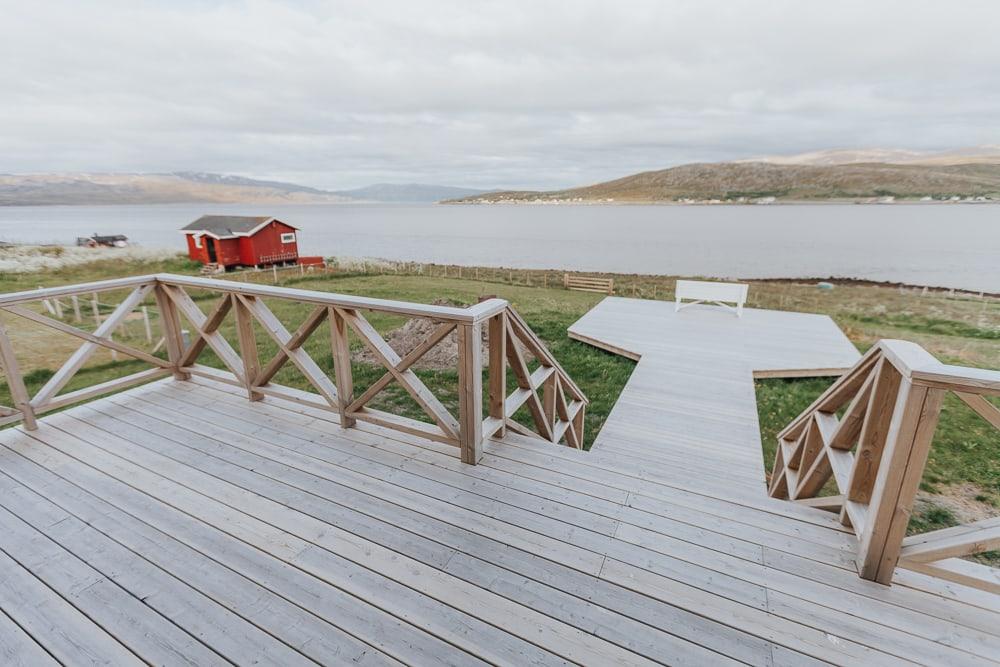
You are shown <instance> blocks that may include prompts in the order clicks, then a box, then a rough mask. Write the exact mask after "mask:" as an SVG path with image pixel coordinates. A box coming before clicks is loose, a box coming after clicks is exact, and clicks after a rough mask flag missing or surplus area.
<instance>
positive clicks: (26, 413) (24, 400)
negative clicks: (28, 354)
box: [0, 321, 38, 431]
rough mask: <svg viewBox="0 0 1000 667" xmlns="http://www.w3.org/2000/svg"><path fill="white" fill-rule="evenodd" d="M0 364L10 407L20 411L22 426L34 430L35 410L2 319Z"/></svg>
mask: <svg viewBox="0 0 1000 667" xmlns="http://www.w3.org/2000/svg"><path fill="white" fill-rule="evenodd" d="M0 365H2V366H3V371H4V374H5V375H6V376H7V388H8V389H9V390H10V397H11V399H12V403H13V404H14V405H12V406H11V407H13V408H16V409H17V410H20V411H21V419H22V420H23V421H24V428H26V429H28V430H29V431H34V430H35V429H37V428H38V423H37V422H36V421H35V410H34V408H32V407H31V398H30V397H29V396H28V390H27V388H26V387H25V386H24V378H23V377H22V376H21V369H20V367H19V366H18V364H17V357H15V356H14V346H13V345H11V344H10V338H9V337H8V336H7V328H6V327H5V326H4V325H3V322H2V321H0Z"/></svg>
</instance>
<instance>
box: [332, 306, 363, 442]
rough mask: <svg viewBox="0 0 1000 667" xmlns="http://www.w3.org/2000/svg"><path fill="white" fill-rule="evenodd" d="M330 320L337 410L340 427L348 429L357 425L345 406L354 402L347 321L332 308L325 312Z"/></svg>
mask: <svg viewBox="0 0 1000 667" xmlns="http://www.w3.org/2000/svg"><path fill="white" fill-rule="evenodd" d="M327 316H328V319H329V320H330V345H331V347H332V352H333V369H334V374H335V375H336V377H335V379H336V382H337V409H338V410H339V411H340V425H341V427H343V428H350V427H352V426H354V425H355V424H356V423H357V420H355V419H354V418H353V417H351V416H349V415H348V414H347V406H349V405H350V404H351V402H352V401H354V375H353V373H352V372H351V349H350V345H349V341H348V340H347V321H346V320H345V319H344V316H343V315H341V314H340V311H338V310H337V309H336V308H334V307H333V306H330V307H329V309H328V312H327Z"/></svg>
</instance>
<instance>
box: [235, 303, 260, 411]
mask: <svg viewBox="0 0 1000 667" xmlns="http://www.w3.org/2000/svg"><path fill="white" fill-rule="evenodd" d="M229 298H230V299H232V300H233V310H235V311H236V338H237V340H238V341H239V344H240V359H242V360H243V385H244V386H245V387H246V390H247V398H248V399H250V400H251V401H259V400H261V399H262V398H264V394H262V393H260V392H259V391H255V390H254V385H255V384H256V383H257V376H259V375H260V354H259V353H258V351H257V337H256V336H255V335H254V331H253V318H252V316H251V314H250V309H249V308H247V306H246V304H245V303H243V301H242V300H241V299H240V298H239V297H238V296H236V295H235V294H230V295H229ZM247 298H248V299H253V298H254V297H252V296H251V297H247Z"/></svg>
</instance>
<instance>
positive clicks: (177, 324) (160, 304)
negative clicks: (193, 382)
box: [94, 284, 191, 380]
mask: <svg viewBox="0 0 1000 667" xmlns="http://www.w3.org/2000/svg"><path fill="white" fill-rule="evenodd" d="M154 293H155V295H156V308H157V310H159V311H160V328H161V329H162V332H163V340H164V342H165V343H166V346H167V359H169V360H170V363H171V364H173V373H174V379H175V380H190V379H191V375H190V374H189V373H185V372H184V371H182V370H181V366H180V363H181V359H182V358H183V356H184V337H183V334H182V333H181V320H180V316H179V315H178V314H177V305H176V304H175V303H174V302H173V300H172V299H171V298H170V295H168V294H167V291H166V288H165V287H164V286H163V285H161V284H157V285H156V288H155V290H154ZM94 303H95V304H96V303H97V302H96V301H95V302H94Z"/></svg>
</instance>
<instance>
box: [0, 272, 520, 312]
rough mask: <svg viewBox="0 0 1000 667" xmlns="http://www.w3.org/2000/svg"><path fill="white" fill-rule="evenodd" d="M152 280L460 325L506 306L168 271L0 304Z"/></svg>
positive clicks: (3, 297) (3, 298)
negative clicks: (370, 294) (379, 296)
mask: <svg viewBox="0 0 1000 667" xmlns="http://www.w3.org/2000/svg"><path fill="white" fill-rule="evenodd" d="M154 281H155V282H160V283H163V284H167V285H180V286H183V287H193V288H201V289H209V290H217V291H222V292H228V293H231V294H232V293H235V294H243V295H246V296H257V297H274V298H279V299H293V300H295V301H300V302H303V303H313V304H317V305H327V306H339V307H341V308H349V309H361V310H377V311H381V312H388V313H398V314H400V315H408V316H411V317H426V318H431V319H435V320H442V321H448V322H457V323H462V324H474V323H476V322H481V321H483V320H486V319H488V318H490V317H492V316H494V315H496V314H497V313H499V312H501V311H502V310H503V309H504V308H506V307H507V305H508V303H507V301H506V300H504V299H489V300H487V301H483V302H482V303H477V304H475V305H473V306H470V307H468V308H456V307H453V306H435V305H431V304H423V303H411V302H408V301H394V300H392V299H377V298H372V297H365V296H353V295H349V294H336V293H332V292H320V291H318V290H305V289H297V288H291V287H278V286H273V285H255V284H247V283H237V282H233V281H229V280H218V279H215V278H198V277H194V276H182V275H177V274H172V273H159V274H154V275H144V276H134V277H130V278H117V279H114V280H100V281H95V282H90V283H81V284H78V285H66V286H63V287H48V288H44V289H35V290H25V291H23V292H12V293H10V294H0V307H4V306H13V305H17V304H21V303H28V302H31V301H38V300H40V299H51V298H56V297H60V296H70V295H73V294H87V293H90V292H104V291H108V290H113V289H120V288H127V287H135V286H137V285H142V284H146V283H150V282H154Z"/></svg>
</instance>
